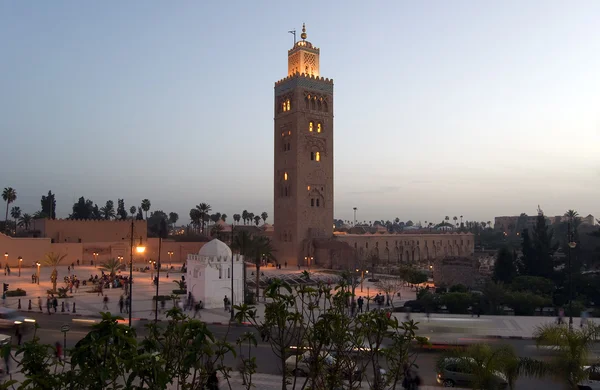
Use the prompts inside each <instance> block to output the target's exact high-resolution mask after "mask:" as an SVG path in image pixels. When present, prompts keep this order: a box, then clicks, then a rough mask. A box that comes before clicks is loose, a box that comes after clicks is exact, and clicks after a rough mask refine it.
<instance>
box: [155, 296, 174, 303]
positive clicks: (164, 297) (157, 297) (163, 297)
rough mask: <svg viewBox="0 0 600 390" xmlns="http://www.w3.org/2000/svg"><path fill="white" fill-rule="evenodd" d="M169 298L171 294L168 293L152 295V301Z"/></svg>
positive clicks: (161, 300)
mask: <svg viewBox="0 0 600 390" xmlns="http://www.w3.org/2000/svg"><path fill="white" fill-rule="evenodd" d="M170 299H171V296H170V295H158V296H156V295H154V296H153V297H152V300H153V301H156V300H158V301H159V302H163V301H168V300H170Z"/></svg>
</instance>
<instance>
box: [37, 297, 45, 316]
mask: <svg viewBox="0 0 600 390" xmlns="http://www.w3.org/2000/svg"><path fill="white" fill-rule="evenodd" d="M38 307H39V308H40V313H41V312H43V311H44V310H43V309H42V297H38Z"/></svg>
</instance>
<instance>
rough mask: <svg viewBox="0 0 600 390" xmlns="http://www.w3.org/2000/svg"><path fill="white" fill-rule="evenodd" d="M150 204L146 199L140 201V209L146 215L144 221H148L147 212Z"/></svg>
mask: <svg viewBox="0 0 600 390" xmlns="http://www.w3.org/2000/svg"><path fill="white" fill-rule="evenodd" d="M151 205H152V204H151V203H150V200H148V199H143V200H142V204H141V206H140V207H141V208H142V210H143V211H144V213H145V215H146V219H148V211H149V210H150V206H151Z"/></svg>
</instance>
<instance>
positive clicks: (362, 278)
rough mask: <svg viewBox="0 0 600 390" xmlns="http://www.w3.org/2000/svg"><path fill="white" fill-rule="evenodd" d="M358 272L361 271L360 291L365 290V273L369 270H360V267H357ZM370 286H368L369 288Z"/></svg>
mask: <svg viewBox="0 0 600 390" xmlns="http://www.w3.org/2000/svg"><path fill="white" fill-rule="evenodd" d="M356 272H360V292H363V281H364V280H365V274H368V273H369V270H368V269H367V270H364V269H362V270H359V269H358V268H357V269H356ZM368 288H369V287H367V289H368Z"/></svg>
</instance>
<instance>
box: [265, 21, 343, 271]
mask: <svg viewBox="0 0 600 390" xmlns="http://www.w3.org/2000/svg"><path fill="white" fill-rule="evenodd" d="M300 37H301V38H302V40H301V41H298V42H296V43H295V44H294V47H293V48H292V49H290V50H288V75H287V77H286V78H284V79H283V80H280V81H278V82H276V83H275V132H274V136H275V142H274V144H275V159H274V203H275V207H274V213H275V215H274V226H275V232H274V238H273V242H274V249H275V250H276V252H275V256H276V257H277V259H278V261H279V263H284V262H287V263H288V264H290V265H296V264H300V265H310V262H311V259H310V254H309V253H308V249H307V248H308V247H309V246H310V243H311V240H312V239H315V238H331V236H332V234H333V80H330V79H325V78H323V77H320V69H319V54H320V52H319V49H318V48H316V47H314V46H313V45H312V43H310V42H309V41H307V40H306V38H307V34H306V27H305V26H304V25H302V34H301V35H300ZM312 261H313V262H318V259H314V258H313V259H312Z"/></svg>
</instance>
